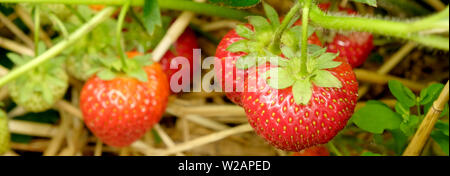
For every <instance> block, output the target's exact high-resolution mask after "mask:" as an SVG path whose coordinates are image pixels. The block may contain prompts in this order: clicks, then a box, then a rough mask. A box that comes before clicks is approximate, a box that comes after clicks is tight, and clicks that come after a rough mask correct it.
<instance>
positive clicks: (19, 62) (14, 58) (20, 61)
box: [6, 53, 27, 66]
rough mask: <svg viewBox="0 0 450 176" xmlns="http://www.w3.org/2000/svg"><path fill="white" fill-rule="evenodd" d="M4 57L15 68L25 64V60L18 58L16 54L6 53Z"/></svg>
mask: <svg viewBox="0 0 450 176" xmlns="http://www.w3.org/2000/svg"><path fill="white" fill-rule="evenodd" d="M6 56H8V58H9V59H10V60H11V61H12V62H13V63H14V64H16V65H17V66H19V65H24V64H26V63H27V62H26V60H25V59H24V58H22V56H19V55H18V54H16V53H8V54H6Z"/></svg>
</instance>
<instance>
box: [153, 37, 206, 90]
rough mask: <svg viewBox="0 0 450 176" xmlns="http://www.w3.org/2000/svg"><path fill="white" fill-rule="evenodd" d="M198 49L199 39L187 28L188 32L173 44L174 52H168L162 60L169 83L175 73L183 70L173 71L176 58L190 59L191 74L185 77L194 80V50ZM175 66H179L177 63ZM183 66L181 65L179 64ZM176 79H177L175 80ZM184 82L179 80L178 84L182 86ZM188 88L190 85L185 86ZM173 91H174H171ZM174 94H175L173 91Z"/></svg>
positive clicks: (180, 67)
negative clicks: (172, 67)
mask: <svg viewBox="0 0 450 176" xmlns="http://www.w3.org/2000/svg"><path fill="white" fill-rule="evenodd" d="M196 48H198V44H197V37H196V36H195V33H194V31H193V30H192V29H190V28H186V30H185V31H184V32H183V34H181V36H180V37H179V38H178V39H177V41H176V42H175V43H174V44H173V50H169V51H167V52H166V53H165V54H164V56H163V57H162V58H161V60H160V61H159V63H160V64H161V66H162V69H163V70H164V72H165V73H166V74H167V78H168V79H169V82H170V81H171V80H172V77H173V75H174V74H175V73H177V72H179V71H180V70H182V69H183V67H182V66H179V67H178V68H176V69H171V68H170V64H171V62H172V61H173V59H175V58H176V57H180V56H181V57H184V58H186V59H188V61H189V65H190V68H189V70H190V73H189V75H183V77H184V78H190V80H192V77H193V70H194V68H193V65H194V56H193V50H194V49H196ZM173 64H178V63H177V62H175V63H173ZM179 64H181V63H179ZM174 79H175V78H174ZM182 82H183V80H182V79H181V78H180V79H179V80H178V84H179V85H182ZM183 86H188V85H183ZM171 91H172V90H171ZM172 93H175V92H173V91H172Z"/></svg>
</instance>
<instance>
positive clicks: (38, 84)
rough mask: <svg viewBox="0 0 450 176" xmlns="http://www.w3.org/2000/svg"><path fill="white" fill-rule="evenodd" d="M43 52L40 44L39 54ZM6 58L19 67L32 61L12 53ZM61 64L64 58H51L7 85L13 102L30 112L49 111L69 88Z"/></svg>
mask: <svg viewBox="0 0 450 176" xmlns="http://www.w3.org/2000/svg"><path fill="white" fill-rule="evenodd" d="M44 51H45V46H44V44H43V43H40V44H39V53H43V52H44ZM8 57H9V58H10V59H11V61H13V62H14V63H15V64H16V65H19V66H20V65H24V64H26V63H27V62H28V61H31V60H32V59H33V57H31V56H19V55H17V54H14V53H9V54H8ZM63 62H64V58H61V57H56V58H53V59H52V61H49V62H45V63H44V64H42V65H40V66H39V67H37V68H35V69H33V70H30V71H28V72H27V73H25V74H23V75H21V76H20V77H18V78H17V79H15V80H13V81H12V82H11V83H9V86H8V88H9V92H10V95H11V98H12V99H13V100H14V102H15V103H16V104H17V105H19V106H21V107H23V108H24V109H25V110H27V111H30V112H42V111H46V110H48V109H50V108H51V107H52V106H53V104H54V103H55V102H56V101H58V100H60V99H61V98H62V97H63V96H64V94H65V92H66V90H67V88H68V87H69V82H68V80H69V77H68V76H67V74H66V72H65V71H64V69H63Z"/></svg>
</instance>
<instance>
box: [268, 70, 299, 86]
mask: <svg viewBox="0 0 450 176" xmlns="http://www.w3.org/2000/svg"><path fill="white" fill-rule="evenodd" d="M265 74H266V79H267V84H268V85H269V86H270V87H272V88H275V89H285V88H288V87H290V86H292V85H293V84H294V83H295V80H294V79H293V78H292V77H291V74H290V73H289V72H288V71H287V70H286V69H284V68H281V67H277V68H272V69H270V70H269V71H267V72H266V73H265ZM269 77H270V78H269Z"/></svg>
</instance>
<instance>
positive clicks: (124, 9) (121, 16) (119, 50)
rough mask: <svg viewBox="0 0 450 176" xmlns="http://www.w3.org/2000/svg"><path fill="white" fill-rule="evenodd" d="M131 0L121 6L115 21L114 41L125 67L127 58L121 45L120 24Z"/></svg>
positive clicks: (121, 24)
mask: <svg viewBox="0 0 450 176" xmlns="http://www.w3.org/2000/svg"><path fill="white" fill-rule="evenodd" d="M130 4H131V0H128V1H127V2H126V3H125V4H124V5H123V6H122V10H120V14H119V19H118V21H119V22H118V23H117V28H116V38H117V39H116V41H117V43H116V44H117V50H118V52H119V56H120V61H121V62H122V65H123V66H124V67H126V62H125V59H127V56H126V55H125V51H124V48H123V46H122V26H123V21H124V20H125V16H126V15H127V12H128V9H129V8H130Z"/></svg>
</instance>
